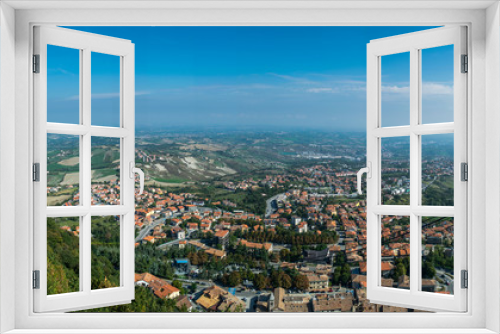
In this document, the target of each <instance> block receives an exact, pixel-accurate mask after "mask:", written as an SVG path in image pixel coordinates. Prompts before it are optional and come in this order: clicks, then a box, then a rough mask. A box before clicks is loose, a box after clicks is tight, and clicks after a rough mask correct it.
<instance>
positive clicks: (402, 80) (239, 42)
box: [48, 27, 453, 131]
mask: <svg viewBox="0 0 500 334" xmlns="http://www.w3.org/2000/svg"><path fill="white" fill-rule="evenodd" d="M72 29H78V30H82V31H88V32H93V33H97V34H103V35H108V36H114V37H119V38H124V39H129V40H131V41H132V42H133V43H135V47H136V125H137V127H138V128H144V127H152V128H157V127H179V126H180V127H219V126H220V127H229V128H241V127H246V128H248V127H250V128H254V129H260V128H262V129H264V128H280V129H281V128H296V129H298V128H304V129H308V130H309V129H321V130H335V131H337V130H349V131H352V130H361V131H363V130H365V129H366V115H365V114H366V97H365V95H366V44H367V43H368V42H369V41H370V40H372V39H377V38H382V37H388V36H393V35H398V34H403V33H408V32H413V31H418V30H423V29H428V28H427V27H421V28H418V27H78V28H75V27H73V28H72ZM452 51H453V48H452V47H442V48H437V49H435V50H424V52H425V53H424V54H423V60H422V63H423V73H422V75H423V80H424V82H423V92H424V93H423V94H424V97H423V109H424V111H423V121H424V122H438V121H452V119H449V118H450V115H452V107H453V100H452V94H451V93H452V81H453V72H452V64H451V63H450V56H451V54H452ZM388 57H391V59H389V58H387V60H386V59H385V58H384V59H383V61H382V64H383V65H382V66H383V69H382V70H383V72H382V85H383V105H382V108H383V109H382V110H383V125H385V126H387V125H401V124H405V123H407V119H409V117H408V110H409V107H408V97H409V95H408V94H409V91H408V78H409V68H408V60H407V56H405V55H404V54H402V55H395V56H388ZM114 58H115V59H114ZM450 73H451V76H450ZM48 74H49V76H48V89H49V92H48V113H49V115H48V120H49V121H58V122H61V121H63V122H71V123H75V122H77V121H78V118H77V117H78V116H77V115H78V98H77V96H78V52H77V51H75V50H61V48H58V47H50V49H49V59H48ZM117 78H118V59H116V57H113V56H108V55H99V54H93V56H92V112H93V113H92V119H93V124H95V125H118V118H117V115H118V79H117ZM451 117H452V116H451Z"/></svg>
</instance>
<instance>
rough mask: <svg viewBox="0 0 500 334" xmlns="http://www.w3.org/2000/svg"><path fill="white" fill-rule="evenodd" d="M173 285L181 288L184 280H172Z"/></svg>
mask: <svg viewBox="0 0 500 334" xmlns="http://www.w3.org/2000/svg"><path fill="white" fill-rule="evenodd" d="M172 285H173V286H174V287H176V288H177V289H179V290H180V289H181V288H182V282H181V281H179V280H174V281H172Z"/></svg>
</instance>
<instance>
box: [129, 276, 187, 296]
mask: <svg viewBox="0 0 500 334" xmlns="http://www.w3.org/2000/svg"><path fill="white" fill-rule="evenodd" d="M135 285H136V286H143V287H149V288H150V289H151V290H152V291H153V293H154V294H155V295H156V296H157V297H158V298H162V299H173V298H176V297H178V296H179V292H180V291H179V289H177V288H176V287H174V286H172V285H170V284H169V283H167V282H166V281H164V280H162V279H161V278H158V277H156V276H154V275H151V274H150V273H142V274H137V273H136V274H135Z"/></svg>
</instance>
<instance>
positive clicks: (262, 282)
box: [253, 274, 267, 290]
mask: <svg viewBox="0 0 500 334" xmlns="http://www.w3.org/2000/svg"><path fill="white" fill-rule="evenodd" d="M253 285H254V286H255V287H256V288H257V290H262V289H265V288H266V285H267V277H266V276H264V275H262V274H257V275H255V277H254V279H253Z"/></svg>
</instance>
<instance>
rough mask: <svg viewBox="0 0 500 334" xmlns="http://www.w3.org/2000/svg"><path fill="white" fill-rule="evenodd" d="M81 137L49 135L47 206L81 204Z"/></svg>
mask: <svg viewBox="0 0 500 334" xmlns="http://www.w3.org/2000/svg"><path fill="white" fill-rule="evenodd" d="M79 145H80V137H79V136H75V135H59V134H48V135H47V206H62V205H64V206H75V205H79V204H80V192H79V186H80V149H79Z"/></svg>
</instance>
